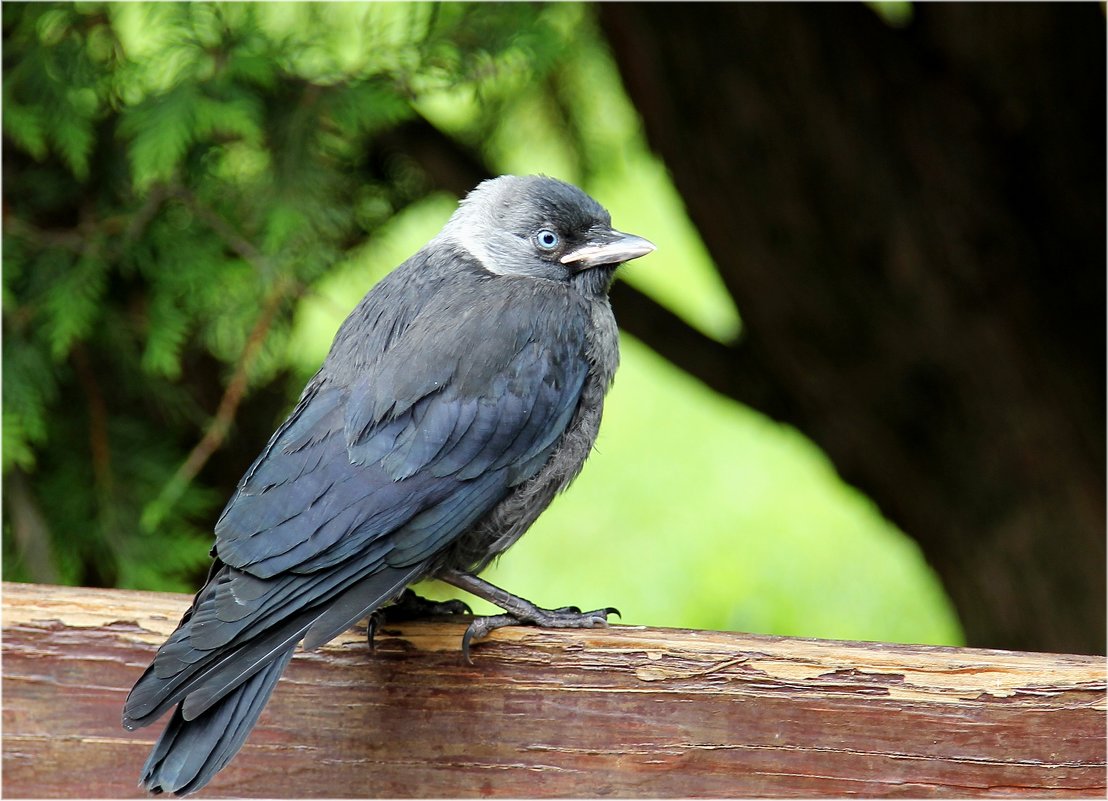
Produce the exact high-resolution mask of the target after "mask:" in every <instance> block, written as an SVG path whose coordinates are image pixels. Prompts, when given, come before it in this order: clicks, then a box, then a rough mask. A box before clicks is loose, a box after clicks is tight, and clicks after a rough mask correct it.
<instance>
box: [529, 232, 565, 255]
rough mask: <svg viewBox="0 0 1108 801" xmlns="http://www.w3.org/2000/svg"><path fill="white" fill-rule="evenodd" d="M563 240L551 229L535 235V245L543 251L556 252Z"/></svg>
mask: <svg viewBox="0 0 1108 801" xmlns="http://www.w3.org/2000/svg"><path fill="white" fill-rule="evenodd" d="M561 241H562V240H561V239H559V238H558V235H557V234H556V233H554V232H553V231H551V230H550V229H549V228H543V229H542V230H541V231H539V232H538V233H537V234H535V244H536V245H538V246H539V248H540V249H542V250H554V248H556V247H558V244H559V243H560V242H561Z"/></svg>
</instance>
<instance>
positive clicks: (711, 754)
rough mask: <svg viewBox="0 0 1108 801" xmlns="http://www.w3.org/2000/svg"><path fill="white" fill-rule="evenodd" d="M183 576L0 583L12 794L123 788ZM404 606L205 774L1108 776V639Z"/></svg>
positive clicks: (351, 779) (395, 791) (715, 781)
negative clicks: (958, 635) (1014, 639)
mask: <svg viewBox="0 0 1108 801" xmlns="http://www.w3.org/2000/svg"><path fill="white" fill-rule="evenodd" d="M188 601H189V599H188V598H187V597H186V596H181V595H166V594H158V593H145V592H129V591H120V590H94V589H86V588H69V587H46V586H38V585H27V584H4V585H3V788H2V789H3V794H4V795H5V796H7V797H13V796H16V797H38V798H44V797H86V798H87V797H104V796H111V797H136V796H140V795H142V793H141V792H140V791H139V789H138V787H137V786H136V782H137V779H138V773H139V769H140V767H141V765H142V763H143V761H144V759H145V758H146V754H147V751H148V750H149V748H150V746H151V744H152V743H153V741H154V739H155V737H156V736H157V734H158V731H157V727H153V728H151V729H145V730H142V731H138V732H126V731H124V730H123V729H122V728H121V727H120V724H119V716H120V710H121V707H122V705H123V699H124V698H125V697H126V695H127V691H128V690H129V689H130V687H131V684H132V683H133V682H134V680H135V679H137V678H138V676H139V674H140V673H141V672H142V670H143V669H144V668H145V667H146V665H147V663H148V662H149V661H150V659H151V657H152V656H153V653H154V650H155V649H156V647H157V646H158V645H159V644H161V642H162V641H163V640H164V639H165V637H166V636H167V635H168V634H169V633H170V631H172V629H173V628H174V626H175V624H176V622H177V620H178V619H179V618H180V615H181V613H182V612H183V611H184V609H185V608H186V606H187V605H188ZM462 630H463V627H462V626H461V625H460V624H456V623H428V622H421V623H411V624H405V625H403V626H398V627H395V628H392V627H389V628H388V630H387V631H385V632H381V633H380V634H379V639H378V643H377V649H376V651H375V652H374V653H372V654H371V653H369V651H368V649H367V646H366V642H365V639H364V630H363V632H362V633H361V634H359V633H356V632H352V633H348V634H346V635H344V636H342V637H340V638H338V639H337V640H335V641H334V642H332V643H331V644H329V645H328V646H326V647H324V648H322V649H320V650H318V651H315V652H310V653H300V654H298V655H297V656H296V657H295V658H294V659H293V661H292V664H291V665H290V667H289V669H288V671H287V672H286V674H285V677H284V678H283V679H282V680H281V683H280V685H279V686H278V689H277V691H276V692H275V694H274V696H273V699H272V700H271V702H270V704H269V707H268V708H267V709H266V711H265V713H264V714H263V715H262V718H261V721H260V723H259V725H258V728H257V729H256V730H255V732H254V733H253V735H251V737H250V739H249V740H248V741H247V744H246V746H245V747H244V748H243V750H242V752H241V753H240V754H239V755H238V757H237V758H236V759H235V760H234V761H233V762H232V763H231V765H230V766H229V767H228V768H227V769H226V770H224V771H223V773H222V774H220V775H219V776H217V777H216V779H215V780H214V781H213V782H212V783H211V785H209V787H208V788H207V789H206V790H205V791H204V793H202V795H205V794H206V795H210V796H218V795H236V796H248V797H256V796H269V797H321V796H323V797H353V796H368V797H382V796H383V797H398V798H399V797H415V796H425V797H426V796H438V797H442V796H447V797H455V798H466V797H474V796H496V797H551V796H560V797H568V796H576V797H581V796H588V797H594V798H595V797H600V796H621V797H643V796H654V797H658V796H670V797H672V796H680V797H691V796H716V797H726V796H730V797H734V796H796V795H800V796H807V797H817V796H844V795H866V796H893V795H896V796H917V797H918V796H960V797H968V796H989V795H996V796H1000V795H1003V796H1025V797H1026V796H1034V797H1046V796H1068V797H1074V796H1089V797H1093V796H1101V797H1103V796H1104V794H1105V788H1106V782H1105V743H1106V740H1105V710H1106V703H1105V678H1106V677H1105V660H1104V658H1103V657H1091V656H1073V655H1059V654H1035V653H1015V652H1009V651H986V650H976V649H967V648H937V647H925V646H908V645H890V644H883V643H854V642H833V641H820V640H805V639H795V638H784V637H763V636H753V635H744V634H732V633H724V632H709V631H687V630H680V629H649V628H641V627H631V626H613V627H612V628H609V629H605V630H593V631H546V630H538V629H532V628H522V627H518V628H510V629H503V630H500V631H498V632H495V633H494V634H493V635H492V636H491V637H490V638H489V639H488V640H487V641H484V642H482V643H481V644H479V645H477V646H475V648H474V652H473V661H474V664H473V665H472V666H470V665H466V664H465V663H464V662H463V661H462V660H461V658H460V655H459V643H460V639H461V634H462Z"/></svg>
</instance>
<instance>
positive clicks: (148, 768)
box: [141, 648, 294, 795]
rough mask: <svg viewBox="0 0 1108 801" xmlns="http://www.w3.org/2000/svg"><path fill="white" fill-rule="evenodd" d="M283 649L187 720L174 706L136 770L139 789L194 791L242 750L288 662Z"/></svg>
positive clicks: (177, 792) (287, 654)
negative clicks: (138, 768) (219, 699)
mask: <svg viewBox="0 0 1108 801" xmlns="http://www.w3.org/2000/svg"><path fill="white" fill-rule="evenodd" d="M293 650H294V648H289V649H288V650H286V651H285V653H284V654H282V655H280V656H279V657H278V658H277V659H275V660H274V661H273V662H271V663H269V664H268V665H266V666H265V667H264V668H263V669H262V670H261V671H259V672H258V673H256V674H255V675H253V676H252V677H250V678H249V679H247V680H246V681H245V682H243V683H242V684H240V685H239V686H238V687H237V688H235V690H234V691H232V692H231V693H229V694H227V695H226V696H224V697H223V699H222V700H221V701H220V702H219V703H218V704H216V705H215V706H213V707H211V708H210V709H208V710H207V711H206V712H204V714H202V715H200V716H199V717H196V718H194V719H192V720H185V719H184V716H183V715H182V714H181V709H180V708H178V709H177V710H176V711H175V712H174V713H173V717H172V718H171V719H170V721H169V725H168V726H166V729H165V731H164V732H162V736H161V737H160V738H159V739H158V742H157V744H156V745H155V746H154V750H153V751H152V752H151V753H150V757H149V758H148V759H147V760H146V764H145V765H144V766H143V769H142V781H141V785H142V787H143V788H144V789H146V790H147V791H149V792H152V793H163V792H170V793H175V794H176V795H185V794H187V793H194V792H196V791H197V790H199V789H200V788H202V787H203V786H204V785H206V784H207V783H208V782H209V781H211V779H212V777H213V776H215V774H216V773H218V772H219V771H220V770H221V769H222V768H223V767H224V766H225V765H226V764H227V763H228V762H230V761H231V758H232V757H233V756H234V755H235V754H237V753H238V751H239V749H240V748H242V744H243V743H244V742H245V741H246V737H247V735H249V734H250V732H251V730H252V729H253V728H254V724H255V723H257V722H258V717H259V716H260V715H261V713H262V709H263V708H264V707H265V705H266V702H267V701H268V700H269V696H270V694H271V693H272V692H273V688H274V687H276V686H277V680H278V679H279V678H281V674H282V673H283V672H284V670H285V667H286V666H287V665H288V663H289V660H290V659H291V658H292V654H293Z"/></svg>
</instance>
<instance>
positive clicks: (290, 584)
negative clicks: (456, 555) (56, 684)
mask: <svg viewBox="0 0 1108 801" xmlns="http://www.w3.org/2000/svg"><path fill="white" fill-rule="evenodd" d="M355 567H356V565H355ZM421 569H422V567H421V566H420V565H414V566H409V567H405V568H390V567H377V566H375V565H374V564H370V565H369V567H366V568H364V569H362V570H360V571H359V570H349V571H347V573H332V574H309V575H305V576H298V575H295V574H289V575H285V576H281V577H277V578H275V579H273V580H271V581H264V582H263V581H260V580H255V579H252V578H251V577H249V576H246V575H245V574H242V573H241V572H238V571H233V570H231V569H229V568H226V567H224V566H221V565H218V564H217V566H216V567H215V568H214V569H213V571H212V574H211V577H210V578H209V581H208V583H207V584H206V585H205V586H204V588H203V589H201V590H200V592H199V593H197V595H196V598H195V599H194V602H193V606H192V608H190V609H189V611H188V612H186V613H185V616H184V618H183V619H182V620H181V624H180V625H179V626H178V628H177V630H176V631H175V632H174V633H173V634H172V635H171V636H170V638H169V640H168V641H166V643H165V644H164V645H162V647H161V648H159V649H158V654H157V656H156V657H155V658H154V662H153V663H152V664H151V665H150V667H148V668H147V669H146V672H145V673H143V675H142V677H141V678H139V680H138V681H137V682H136V683H135V686H134V687H133V688H132V690H131V692H130V694H129V695H128V696H127V701H126V703H125V704H124V708H123V725H124V727H125V728H127V729H136V728H139V727H141V726H147V725H149V724H151V723H153V722H154V721H155V720H157V719H158V718H159V717H161V715H162V714H163V713H164V712H165V711H166V710H168V709H170V708H171V707H174V706H176V707H177V708H176V709H175V710H174V712H173V716H172V718H171V719H170V721H169V725H168V726H167V727H166V730H165V731H164V732H163V733H162V736H161V737H160V738H159V739H158V742H157V743H156V745H155V746H154V750H153V752H152V753H151V754H150V758H149V759H147V761H146V766H145V767H144V768H143V774H142V780H141V782H140V783H141V784H142V786H143V787H145V788H146V789H147V790H149V791H150V792H153V793H161V792H172V793H175V794H177V795H186V794H188V793H193V792H196V791H197V790H199V789H200V788H201V787H203V786H204V785H205V784H207V783H208V781H210V780H211V778H212V777H213V776H215V774H216V773H218V772H219V770H220V769H221V768H222V767H223V766H224V765H226V764H227V763H228V762H229V761H230V760H231V758H232V757H233V756H234V755H235V754H236V753H237V752H238V750H239V749H240V748H241V747H242V744H243V743H244V742H245V740H246V737H247V735H249V734H250V730H251V729H253V728H254V724H255V723H257V721H258V716H259V715H260V714H261V712H262V708H263V707H265V704H266V702H267V701H268V700H269V696H270V694H272V692H273V688H274V687H275V686H276V685H277V680H278V679H280V678H281V674H282V673H283V672H284V670H285V666H286V665H288V663H289V660H290V659H291V658H292V654H293V652H294V651H295V650H296V646H297V644H298V643H299V642H300V641H301V640H303V639H305V635H306V636H307V642H306V645H307V646H308V647H311V648H314V647H316V646H318V645H321V644H323V643H325V642H327V641H328V640H330V639H331V638H332V637H334V636H336V635H337V634H339V633H341V632H342V631H344V630H345V629H346V628H348V627H349V626H351V625H352V624H353V623H354V622H356V621H357V620H359V619H361V618H363V617H365V616H366V615H367V614H369V612H371V611H372V610H374V609H376V608H378V607H379V606H380V605H381V604H383V603H385V602H386V601H388V599H390V598H393V597H395V596H396V595H397V594H399V593H400V591H401V590H403V589H404V587H405V586H406V585H407V583H408V582H410V581H412V580H414V579H415V578H416V577H417V576H418V574H419V572H420V571H421ZM367 572H369V575H366V573H367ZM328 591H330V592H331V594H330V595H329V596H328V597H326V598H325V599H321V598H320V597H319V596H320V595H326V594H327V592H328ZM298 592H299V595H298ZM290 598H292V599H294V600H297V601H299V602H300V603H301V604H304V605H303V606H298V605H297V604H296V603H293V602H290ZM305 598H306V599H307V600H305ZM240 601H241V603H240ZM221 602H222V606H221ZM249 604H252V606H247V605H249ZM243 608H247V609H250V610H253V611H254V614H253V615H250V614H246V613H244V612H242V611H241V609H243ZM258 610H260V611H258ZM221 615H222V616H221Z"/></svg>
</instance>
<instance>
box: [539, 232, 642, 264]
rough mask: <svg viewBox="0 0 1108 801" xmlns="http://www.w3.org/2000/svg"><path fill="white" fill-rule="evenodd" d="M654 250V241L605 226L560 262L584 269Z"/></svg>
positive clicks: (625, 259) (629, 259) (618, 261)
mask: <svg viewBox="0 0 1108 801" xmlns="http://www.w3.org/2000/svg"><path fill="white" fill-rule="evenodd" d="M652 250H654V243H653V242H649V241H647V240H645V239H643V238H642V237H641V236H635V235H634V234H625V233H622V232H620V231H613V230H612V229H611V228H605V229H603V230H600V231H596V232H594V233H593V235H592V236H590V237H589V241H588V242H586V243H585V244H584V245H582V246H581V247H579V248H577V249H576V250H571V251H570V252H569V253H567V254H565V255H564V256H562V258H561V262H562V264H573V265H575V266H577V267H579V268H580V269H582V270H584V269H587V268H589V267H603V266H604V265H612V264H622V263H623V262H625V261H631V259H637V258H638V257H639V256H645V255H646V254H647V253H650V251H652Z"/></svg>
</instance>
